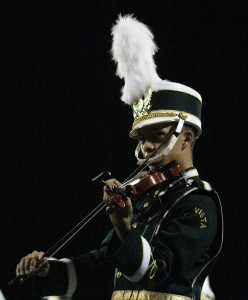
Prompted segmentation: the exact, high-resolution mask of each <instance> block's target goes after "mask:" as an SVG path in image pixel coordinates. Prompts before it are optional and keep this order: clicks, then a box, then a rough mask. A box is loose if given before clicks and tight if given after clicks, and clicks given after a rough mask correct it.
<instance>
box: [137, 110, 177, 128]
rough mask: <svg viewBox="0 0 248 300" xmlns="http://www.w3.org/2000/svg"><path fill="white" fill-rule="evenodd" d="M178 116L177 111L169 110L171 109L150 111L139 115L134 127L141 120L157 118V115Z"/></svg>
mask: <svg viewBox="0 0 248 300" xmlns="http://www.w3.org/2000/svg"><path fill="white" fill-rule="evenodd" d="M177 116H178V114H177V113H174V112H169V111H166V112H154V113H150V114H149V115H144V116H137V117H136V118H135V119H134V122H133V126H132V128H133V129H134V127H135V126H136V125H137V124H138V123H140V122H141V121H144V120H147V119H151V118H157V117H177Z"/></svg>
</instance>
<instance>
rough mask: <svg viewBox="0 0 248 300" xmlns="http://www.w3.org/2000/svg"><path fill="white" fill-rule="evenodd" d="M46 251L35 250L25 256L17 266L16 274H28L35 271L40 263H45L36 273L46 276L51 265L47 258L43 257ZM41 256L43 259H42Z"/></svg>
mask: <svg viewBox="0 0 248 300" xmlns="http://www.w3.org/2000/svg"><path fill="white" fill-rule="evenodd" d="M43 254H44V252H38V251H33V252H32V253H30V254H28V255H27V256H25V257H23V258H22V259H21V260H20V262H19V264H18V265H17V266H16V276H21V275H27V274H29V273H31V272H33V271H35V270H36V269H37V268H38V267H39V266H40V265H42V264H44V265H43V266H42V267H40V269H39V270H38V271H37V273H36V275H38V276H40V277H45V276H47V275H48V273H49V269H50V265H49V263H48V261H47V258H46V257H44V258H41V257H42V255H43ZM40 258H41V259H40Z"/></svg>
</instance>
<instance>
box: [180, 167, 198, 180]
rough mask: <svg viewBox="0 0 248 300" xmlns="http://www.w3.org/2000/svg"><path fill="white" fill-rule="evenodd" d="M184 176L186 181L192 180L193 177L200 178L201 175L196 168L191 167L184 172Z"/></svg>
mask: <svg viewBox="0 0 248 300" xmlns="http://www.w3.org/2000/svg"><path fill="white" fill-rule="evenodd" d="M183 176H184V177H185V178H186V179H191V178H193V177H199V173H198V171H197V169H196V168H195V167H191V168H188V169H186V170H185V171H184V173H183Z"/></svg>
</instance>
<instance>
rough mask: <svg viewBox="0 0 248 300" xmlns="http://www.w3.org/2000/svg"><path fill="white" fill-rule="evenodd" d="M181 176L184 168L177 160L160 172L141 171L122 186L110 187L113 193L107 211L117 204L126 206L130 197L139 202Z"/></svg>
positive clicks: (121, 206)
mask: <svg viewBox="0 0 248 300" xmlns="http://www.w3.org/2000/svg"><path fill="white" fill-rule="evenodd" d="M180 178H182V170H181V167H180V166H179V165H178V164H177V163H176V162H175V161H173V162H171V163H170V164H168V165H167V166H165V167H164V170H163V171H160V172H152V173H149V172H146V171H144V172H141V173H139V174H138V175H137V176H135V178H133V179H131V180H129V181H127V182H126V183H125V184H123V185H121V186H120V187H113V188H112V189H110V191H111V192H112V193H111V196H110V199H109V201H108V202H107V207H106V211H107V212H108V213H112V212H113V210H114V208H115V207H116V206H119V207H120V208H123V207H125V201H126V200H127V199H130V200H131V201H132V203H133V204H134V203H137V202H139V200H141V199H143V198H144V197H145V196H147V195H148V194H149V193H151V192H152V191H155V190H157V189H158V188H159V187H160V186H161V185H164V186H169V185H170V184H171V183H172V182H176V181H177V180H178V179H180Z"/></svg>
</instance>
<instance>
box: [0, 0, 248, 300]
mask: <svg viewBox="0 0 248 300" xmlns="http://www.w3.org/2000/svg"><path fill="white" fill-rule="evenodd" d="M245 10H246V1H192V0H190V1H186V0H185V1H183V0H182V1H175V0H168V1H15V2H11V1H9V2H7V1H6V3H5V5H1V9H0V11H1V29H0V31H1V36H2V37H3V39H2V42H1V53H2V54H1V66H2V67H1V73H2V74H1V83H2V87H1V124H2V129H1V150H2V154H1V165H2V166H1V173H2V175H1V178H2V179H1V183H2V188H1V191H2V193H1V194H2V196H1V216H0V220H1V228H0V230H1V256H0V257H1V261H0V267H1V270H0V271H1V273H0V275H1V281H0V284H1V289H2V290H3V292H4V294H5V296H6V298H7V299H8V300H9V299H15V300H16V299H32V297H31V294H30V283H26V284H25V285H23V286H21V287H15V288H8V287H7V282H8V281H9V280H10V279H11V278H13V276H14V271H15V266H16V264H17V262H18V260H19V259H20V258H21V257H22V256H24V255H26V254H27V253H29V252H30V251H31V250H34V249H42V250H46V249H48V248H49V247H50V246H51V245H52V244H53V243H54V242H55V241H57V240H58V239H59V238H60V237H61V236H62V235H63V234H65V233H66V232H67V231H68V230H69V229H70V228H71V227H72V226H74V225H75V224H76V223H77V222H78V221H79V220H80V219H82V218H83V217H84V216H85V215H86V213H87V212H89V211H90V210H92V209H93V208H94V207H95V206H96V205H97V204H98V203H99V202H100V201H101V190H99V189H98V188H96V187H94V186H93V184H92V183H91V178H93V177H94V176H96V175H97V174H98V173H100V172H101V171H102V170H105V169H108V170H111V172H112V174H113V176H114V177H116V178H118V179H119V180H124V179H125V177H126V176H127V175H128V174H129V173H130V172H131V171H132V170H133V169H134V168H135V163H136V162H135V159H134V155H133V151H134V148H135V142H134V141H132V140H130V139H129V137H128V132H129V130H130V126H131V123H132V114H131V110H130V108H129V107H127V106H126V105H124V103H122V102H121V101H120V89H121V86H122V81H121V80H120V79H119V78H117V77H116V76H115V65H114V63H113V61H111V57H110V53H109V50H110V48H111V36H110V30H111V27H112V25H113V23H114V22H115V20H116V18H117V16H118V14H119V13H122V14H126V13H133V14H134V16H136V17H137V18H138V19H139V20H141V21H143V22H144V23H146V24H147V25H149V26H150V28H151V29H152V31H153V33H154V35H155V40H156V42H157V44H158V46H159V48H160V51H159V52H158V53H157V54H156V56H155V60H156V64H157V66H158V73H159V75H160V76H161V77H162V78H163V79H170V80H171V81H175V82H180V83H183V84H186V85H189V86H191V87H193V88H194V89H196V90H197V91H199V92H200V94H201V95H202V97H203V117H202V122H203V134H202V136H201V138H200V140H199V141H198V142H197V145H196V149H195V155H194V163H195V166H197V167H198V170H199V172H200V175H201V177H202V178H203V179H205V180H207V181H210V182H211V183H213V184H214V186H215V188H216V189H217V191H218V192H219V194H220V196H221V198H222V203H223V210H224V214H225V240H224V247H223V251H222V255H221V256H220V258H219V261H218V263H217V265H216V267H215V269H214V271H213V273H212V274H211V278H210V280H211V284H212V287H213V289H214V291H215V293H216V297H217V299H218V300H219V299H242V300H243V299H247V298H246V297H247V294H246V293H245V292H246V290H247V281H245V279H247V274H245V270H246V263H247V259H246V256H247V252H246V251H245V250H246V247H247V243H246V232H247V226H246V219H247V211H246V201H247V189H246V186H245V182H246V181H245V179H246V174H245V169H246V167H247V142H246V141H245V139H246V136H247V133H246V130H247V126H246V118H247V112H246V111H245V104H246V102H247V80H248V76H247V59H246V58H247V57H246V55H247V40H246V33H247V26H246V25H247V24H245V23H246V19H247V16H246V15H245ZM245 126H246V127H245ZM109 228H111V224H110V221H109V220H108V217H107V216H106V215H105V213H102V214H101V215H99V216H98V217H96V219H95V220H94V221H93V222H92V223H91V224H89V226H88V227H87V228H85V229H84V230H83V231H82V232H80V233H79V234H78V235H77V237H76V238H75V239H73V240H72V241H71V242H70V243H69V244H68V245H67V246H66V247H65V248H64V249H63V250H61V251H60V252H59V253H58V255H57V257H64V256H69V255H77V254H79V253H81V252H82V251H87V250H90V249H92V248H95V247H97V246H98V245H99V242H100V241H101V239H102V238H103V237H104V236H105V233H106V232H107V230H108V229H109ZM96 288H97V287H96Z"/></svg>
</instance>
